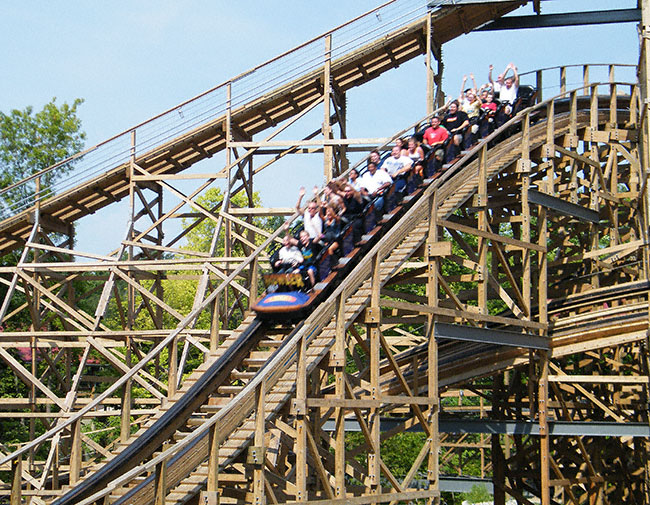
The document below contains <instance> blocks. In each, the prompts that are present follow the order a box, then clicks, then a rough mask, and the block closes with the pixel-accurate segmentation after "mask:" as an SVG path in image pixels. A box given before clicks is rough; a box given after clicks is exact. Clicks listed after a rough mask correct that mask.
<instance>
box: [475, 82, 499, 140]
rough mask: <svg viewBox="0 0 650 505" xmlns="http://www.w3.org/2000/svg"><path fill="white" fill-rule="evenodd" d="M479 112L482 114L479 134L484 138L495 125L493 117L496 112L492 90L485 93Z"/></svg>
mask: <svg viewBox="0 0 650 505" xmlns="http://www.w3.org/2000/svg"><path fill="white" fill-rule="evenodd" d="M481 112H482V116H481V121H480V124H479V134H480V135H481V138H485V137H487V136H488V135H489V134H490V133H492V132H493V131H494V126H495V123H494V118H495V114H496V112H497V104H496V102H495V101H494V94H493V93H492V92H489V93H488V94H487V95H486V97H485V101H484V102H483V104H482V105H481Z"/></svg>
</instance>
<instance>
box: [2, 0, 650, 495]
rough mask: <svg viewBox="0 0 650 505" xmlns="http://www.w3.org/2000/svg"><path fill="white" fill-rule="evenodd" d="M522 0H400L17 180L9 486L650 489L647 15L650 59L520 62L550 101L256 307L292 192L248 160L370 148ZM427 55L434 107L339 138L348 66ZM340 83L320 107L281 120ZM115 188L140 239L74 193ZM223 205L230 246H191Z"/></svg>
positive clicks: (5, 401) (335, 169)
mask: <svg viewBox="0 0 650 505" xmlns="http://www.w3.org/2000/svg"><path fill="white" fill-rule="evenodd" d="M526 3H527V2H526V1H523V0H521V1H491V2H487V1H486V2H477V3H472V2H464V1H462V0H461V1H450V2H447V1H440V2H431V3H429V4H425V3H422V2H417V1H414V0H395V1H390V2H387V3H385V4H383V5H382V6H380V7H378V8H377V9H374V10H373V11H371V12H369V13H367V14H366V15H364V16H360V17H358V18H356V19H354V20H352V21H350V22H349V23H346V24H345V25H342V26H341V27H339V28H337V29H335V30H332V31H331V32H328V33H326V34H324V35H323V36H321V37H317V38H315V39H313V40H312V41H309V42H307V43H305V44H303V45H302V46H300V47H299V48H297V49H296V50H294V51H290V52H288V53H285V54H284V55H281V56H280V57H278V58H276V59H274V60H271V61H270V62H268V63H266V64H264V65H261V66H259V67H257V68H255V69H253V70H251V71H250V72H247V73H245V74H242V75H241V76H238V77H236V78H234V79H232V80H230V81H228V82H226V83H224V84H223V85H221V86H218V87H216V88H214V89H213V90H210V91H208V92H206V93H204V94H202V95H200V96H198V97H196V98H194V99H192V100H189V101H188V102H185V103H184V104H181V105H179V106H178V107H176V108H174V109H172V110H170V111H167V112H165V113H163V114H161V115H159V116H157V117H156V118H153V119H152V120H150V121H147V122H145V123H142V124H140V125H138V126H137V127H135V128H133V129H132V130H129V131H127V132H124V133H123V134H121V135H118V136H116V137H114V138H112V139H110V140H108V141H106V142H104V143H102V144H100V145H98V146H95V147H93V148H91V149H88V150H86V151H84V152H83V153H79V154H78V155H77V156H74V157H73V158H71V159H69V160H65V161H63V162H61V163H60V164H58V165H56V166H54V167H51V168H50V169H48V170H46V171H43V172H41V173H38V174H35V175H34V176H32V177H30V178H29V179H26V180H24V181H20V182H17V183H16V184H14V185H12V186H10V187H7V188H4V189H2V190H0V198H2V199H3V202H4V210H3V212H4V214H3V219H2V221H0V250H2V251H3V253H5V254H6V253H9V252H15V253H16V255H19V256H20V257H19V259H18V261H17V264H16V265H15V266H4V267H0V280H1V282H2V285H3V292H2V298H1V299H2V305H1V308H0V319H1V320H2V321H1V322H2V325H3V328H4V331H3V332H2V334H1V335H2V339H1V340H0V358H1V359H2V362H3V365H4V367H5V368H6V370H7V371H11V372H12V373H13V374H14V375H15V384H16V386H15V388H14V389H13V391H12V394H11V395H10V394H6V397H3V398H2V405H3V409H2V411H0V417H2V418H3V419H2V420H3V421H6V422H7V424H6V425H5V426H8V427H13V429H16V430H18V428H20V429H22V432H24V433H27V435H28V437H27V438H28V439H27V440H20V441H18V442H16V441H15V440H14V439H13V438H11V437H12V436H13V435H12V434H9V433H8V435H7V438H6V439H4V440H2V445H1V446H0V458H1V460H0V466H1V467H2V470H3V472H4V473H3V474H2V480H1V481H0V501H2V502H6V503H10V504H11V505H18V504H22V503H34V504H39V505H40V504H52V505H71V504H78V505H86V504H95V503H101V504H125V505H126V504H143V505H144V504H155V505H163V504H169V505H171V504H184V503H201V504H206V505H207V504H218V503H221V504H228V503H233V504H235V503H260V504H261V503H302V502H305V503H323V504H327V505H334V504H339V503H340V504H344V503H353V504H364V503H395V504H397V503H425V502H426V503H440V502H441V500H443V501H444V500H447V499H451V498H450V496H451V495H448V494H445V493H457V492H462V491H468V490H469V489H471V487H472V486H474V485H480V486H484V487H486V488H487V489H488V490H489V491H490V493H491V494H493V496H494V503H496V504H503V503H505V502H506V500H507V499H510V498H512V499H514V500H516V501H517V503H519V504H530V503H542V504H544V505H550V504H551V503H575V504H583V503H584V504H587V503H588V504H599V503H603V504H604V503H617V504H618V503H638V504H641V503H649V502H650V485H649V484H648V482H649V481H650V474H649V472H650V464H649V451H650V447H649V446H648V442H649V441H650V425H649V418H648V387H649V385H650V384H649V381H650V370H649V361H648V345H649V342H648V335H649V333H648V330H649V328H648V317H649V312H648V303H649V298H648V297H649V294H650V283H649V275H650V261H649V260H650V257H649V255H648V240H649V238H648V212H649V211H650V206H649V200H648V190H647V180H648V167H649V166H650V163H649V162H648V138H649V137H648V127H649V126H650V125H649V124H648V122H649V121H650V117H649V115H648V113H647V110H648V103H647V99H646V97H647V90H648V81H647V79H648V71H647V61H646V60H647V58H648V55H650V52H648V49H647V48H646V45H647V39H646V38H645V37H642V38H641V50H640V59H639V65H638V66H630V65H618V64H606V65H579V66H564V67H556V68H552V69H540V70H536V71H533V72H529V73H526V74H522V77H521V78H522V81H524V80H526V79H527V80H528V83H529V84H531V85H532V86H534V87H535V88H536V89H537V91H538V95H537V103H535V104H533V105H532V106H530V107H528V108H525V109H523V110H520V111H519V112H517V114H516V115H515V116H514V117H512V118H511V119H510V120H509V121H507V122H506V123H505V124H503V125H502V126H500V127H499V128H498V129H497V130H496V131H494V132H493V133H491V134H490V135H489V136H487V137H485V138H483V139H481V140H480V141H478V142H477V143H476V144H475V145H474V146H472V147H471V148H469V149H468V150H466V151H463V152H462V153H461V155H460V156H459V157H458V158H457V159H455V160H454V161H453V162H452V163H449V164H447V165H445V166H444V169H443V170H442V171H440V172H439V173H438V174H437V175H436V177H435V178H432V179H428V180H426V181H424V183H423V184H422V186H421V187H420V188H419V189H418V190H417V191H416V192H415V193H413V195H412V196H411V197H408V198H407V199H406V200H405V203H404V204H403V205H402V206H400V207H399V208H398V209H396V210H395V211H394V212H390V213H387V214H386V215H384V216H382V217H381V218H380V219H378V224H377V226H378V229H379V230H380V233H379V234H378V235H377V239H376V240H375V241H369V242H368V247H367V248H366V249H365V250H363V254H362V255H361V257H356V258H355V260H354V262H353V263H349V264H346V263H345V262H342V263H341V270H342V271H343V272H344V273H345V275H341V276H340V278H337V281H336V284H335V285H334V284H333V285H331V286H330V288H329V290H328V291H327V293H326V294H327V296H323V299H319V300H318V302H319V303H317V304H316V305H315V306H313V307H312V308H311V309H310V312H309V314H307V315H306V317H304V318H302V319H301V320H299V321H294V320H284V319H282V318H277V319H274V318H270V319H269V318H266V319H264V320H261V319H259V318H258V317H257V316H256V314H255V313H254V312H252V311H251V310H250V307H251V306H252V304H253V302H254V301H255V300H256V299H257V298H258V297H259V295H260V294H261V285H260V284H261V283H260V278H261V274H262V273H263V272H265V271H268V270H269V269H270V265H269V250H270V246H272V245H273V244H275V243H277V242H278V241H279V240H278V237H279V236H280V234H281V232H282V229H280V228H278V229H277V230H270V229H269V228H268V227H265V225H264V223H263V222H262V220H261V219H262V218H264V217H269V216H282V217H287V221H289V222H293V221H295V220H296V219H298V218H299V216H298V215H297V213H295V212H294V211H293V210H292V209H289V208H281V209H278V208H275V209H268V208H259V207H255V206H254V201H253V200H254V192H253V181H254V179H255V175H256V174H257V173H259V172H260V171H261V170H271V168H268V167H271V166H272V165H273V163H274V162H275V161H277V160H280V159H282V158H284V157H285V156H288V155H293V154H296V153H300V152H307V151H314V150H316V151H318V152H322V153H323V158H324V171H325V175H326V177H327V178H331V177H335V176H338V175H341V174H346V173H347V172H349V170H351V169H352V168H357V167H362V166H364V164H365V162H366V158H364V157H362V158H361V159H360V160H359V161H358V162H357V163H356V165H353V166H352V167H351V166H350V163H349V162H348V155H349V154H351V153H353V152H356V151H355V150H357V151H362V152H369V151H370V149H371V148H375V147H377V148H379V149H384V148H385V147H386V146H388V145H391V144H392V143H393V142H394V141H395V139H396V138H399V137H402V136H403V135H404V134H405V133H407V132H412V131H418V130H419V129H420V128H421V125H422V124H426V123H427V122H428V120H429V118H430V117H431V116H432V115H434V114H436V113H438V112H440V110H441V109H439V108H436V107H435V105H433V104H434V102H435V103H440V102H439V100H438V98H440V95H441V91H440V90H439V89H435V87H434V83H436V82H437V83H440V77H441V76H440V72H441V71H442V65H439V67H438V74H437V75H436V74H435V72H434V68H433V59H434V57H435V58H436V59H438V61H439V63H440V59H441V53H440V48H441V46H442V44H443V43H445V42H448V41H449V40H451V39H453V38H455V37H458V36H460V35H461V34H462V33H465V32H469V31H471V30H473V29H475V28H478V27H481V26H484V25H485V24H486V23H488V22H490V21H492V20H496V19H499V18H501V17H502V16H504V15H505V14H508V13H510V12H512V11H514V10H516V9H517V8H518V7H520V6H521V5H524V4H526ZM533 3H534V4H535V8H536V9H539V2H533ZM640 8H641V11H642V12H645V11H647V9H648V5H646V2H643V3H642V4H640ZM397 14H399V15H397ZM644 15H645V14H644ZM646 21H647V20H646ZM642 25H643V26H645V25H646V22H645V21H642ZM644 33H645V32H644ZM360 34H363V35H360ZM422 55H424V57H425V58H426V64H427V70H428V77H427V81H428V83H429V87H428V90H427V94H428V102H429V103H431V104H432V105H431V108H430V110H428V111H427V112H426V114H425V115H424V116H423V117H420V118H416V120H414V122H413V123H412V124H411V125H408V126H406V127H405V128H403V129H402V130H400V131H398V132H396V133H395V134H393V135H391V136H389V137H386V138H381V139H347V138H345V131H346V130H345V112H346V98H345V93H346V91H348V90H349V89H352V88H353V87H356V86H361V85H363V84H364V83H366V82H368V81H370V80H372V79H375V78H377V77H379V76H380V75H382V74H383V73H384V72H387V71H388V70H390V69H391V68H394V67H396V66H398V65H400V64H401V63H404V62H406V61H408V60H410V59H413V58H416V57H421V56H422ZM305 61H307V62H308V63H305ZM558 74H559V86H557V87H555V88H553V89H555V90H557V91H556V92H555V94H554V95H551V96H546V91H545V90H547V89H548V88H547V87H545V86H544V85H547V84H548V83H550V82H551V80H552V79H553V82H554V79H555V78H557V76H558ZM575 75H578V78H579V82H581V85H580V86H578V87H575V88H570V87H569V86H567V82H572V81H573V80H574V79H572V77H573V76H575ZM620 75H625V76H632V77H631V78H629V79H623V78H620V77H618V76H620ZM596 76H598V77H596ZM260 82H264V85H260V84H259V83H260ZM436 97H438V98H436ZM318 106H322V108H323V118H324V121H323V124H322V125H321V126H320V127H319V128H318V129H317V130H316V131H315V132H308V133H307V134H306V135H305V137H304V138H303V139H302V140H289V141H286V140H277V139H276V137H277V136H278V135H279V134H280V133H281V132H283V131H284V130H285V129H286V128H288V126H291V125H293V126H295V125H297V124H298V122H299V121H300V120H301V119H302V118H304V117H305V116H307V115H308V113H309V112H311V111H313V110H315V109H316V107H318ZM337 125H338V127H339V128H340V133H341V136H340V137H341V138H334V127H335V126H337ZM271 129H272V133H270V134H269V135H268V136H267V137H266V138H265V139H264V140H261V141H254V140H252V137H253V135H256V134H259V133H261V132H263V131H266V130H271ZM274 139H275V140H274ZM241 149H245V150H246V151H245V153H244V154H240V151H238V150H241ZM221 151H223V152H224V153H225V157H226V164H225V166H224V167H223V168H222V169H220V170H218V171H211V172H210V173H209V174H202V175H201V174H199V175H197V174H193V173H190V174H187V175H186V172H185V170H186V169H188V168H189V167H191V166H192V165H194V164H195V163H197V162H198V161H201V160H205V159H208V158H212V156H214V155H215V154H217V153H219V152H221ZM260 158H262V159H264V160H266V161H264V162H263V163H262V164H261V165H254V164H253V160H254V159H256V160H259V159H260ZM57 173H61V174H66V175H65V176H60V177H59V178H58V179H57V178H56V177H49V178H48V174H49V175H50V176H51V175H53V174H54V175H55V174H57ZM45 180H49V181H52V180H53V181H54V182H52V183H51V184H50V185H49V186H45V184H44V183H43V181H45ZM187 180H194V181H195V182H196V183H197V184H196V187H195V188H194V189H193V190H192V191H191V192H190V193H187V190H186V189H185V186H182V189H181V186H180V185H179V184H178V183H179V182H181V181H185V182H186V181H187ZM219 181H225V188H226V189H225V191H224V192H223V199H222V200H221V201H219V202H217V203H214V204H213V206H209V205H206V201H205V200H202V199H201V197H202V195H203V194H204V193H205V191H206V190H207V189H208V188H210V187H214V185H215V184H217V183H218V182H219ZM238 194H241V195H244V197H245V198H244V200H245V201H246V202H247V204H246V205H244V206H242V205H241V204H238V203H236V202H237V201H238V200H237V199H236V198H235V195H238ZM163 195H167V197H168V198H169V197H170V196H171V199H172V200H173V201H174V203H171V204H170V203H168V202H167V201H165V202H163ZM123 198H128V199H129V204H130V212H131V220H130V222H129V226H128V229H127V230H125V239H124V240H123V241H122V242H121V244H119V247H118V248H117V249H116V250H115V251H113V252H112V253H110V254H108V255H106V256H101V255H98V254H91V253H87V252H83V251H78V250H76V249H75V248H74V231H73V230H74V223H75V221H77V220H78V219H80V218H82V217H84V216H86V215H88V214H91V213H94V212H96V211H98V210H100V209H102V208H103V207H105V206H107V205H110V204H111V203H113V202H116V201H119V200H121V199H123ZM163 203H164V204H163ZM177 218H184V219H186V220H188V221H186V222H189V223H190V224H189V225H188V226H186V227H185V228H184V229H183V231H182V232H180V233H175V234H172V235H168V234H167V233H165V232H166V231H167V229H166V228H164V227H165V226H166V225H168V224H169V223H170V222H171V221H172V220H174V219H177ZM202 223H203V224H205V223H210V224H211V226H212V227H211V228H210V238H211V241H210V245H209V248H208V250H207V251H206V250H205V249H203V250H199V249H196V250H192V249H190V248H188V247H182V244H183V239H184V238H186V237H187V236H188V234H190V233H191V232H192V230H195V229H197V228H198V227H199V226H200V225H201V224H202ZM78 258H81V259H83V261H76V260H77V259H78ZM343 267H344V268H343ZM178 286H182V287H183V290H184V291H185V292H188V291H190V292H191V299H190V300H189V301H186V302H185V303H184V304H179V303H176V302H174V301H172V298H170V297H169V294H170V293H175V292H177V291H175V289H177V287H178ZM188 286H189V287H188ZM25 320H28V321H29V324H25V323H22V324H21V323H20V322H21V321H25ZM10 421H14V423H15V424H13V425H12V424H10ZM16 425H18V428H17V427H16ZM390 444H397V446H393V447H406V446H408V447H409V450H408V451H407V450H403V451H395V450H394V449H393V450H392V451H391V450H390ZM400 444H402V445H400ZM404 444H406V445H404ZM408 444H410V445H408ZM395 452H404V453H405V462H396V461H393V460H391V455H392V454H394V453H395Z"/></svg>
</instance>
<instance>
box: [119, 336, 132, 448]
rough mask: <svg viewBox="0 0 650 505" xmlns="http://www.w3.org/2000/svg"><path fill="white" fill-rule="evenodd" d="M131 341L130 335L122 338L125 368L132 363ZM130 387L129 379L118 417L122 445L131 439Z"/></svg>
mask: <svg viewBox="0 0 650 505" xmlns="http://www.w3.org/2000/svg"><path fill="white" fill-rule="evenodd" d="M131 340H132V337H131V336H130V335H127V336H126V337H125V338H124V341H125V344H126V351H125V353H124V358H125V360H126V366H128V367H131V366H133V363H132V362H131V360H132V356H131V353H132V350H131V346H132V342H131ZM131 386H132V381H131V379H129V380H127V381H126V382H125V383H124V388H123V389H122V400H121V406H122V414H121V415H120V441H121V442H122V443H126V442H127V440H129V438H130V437H131V404H132V398H131Z"/></svg>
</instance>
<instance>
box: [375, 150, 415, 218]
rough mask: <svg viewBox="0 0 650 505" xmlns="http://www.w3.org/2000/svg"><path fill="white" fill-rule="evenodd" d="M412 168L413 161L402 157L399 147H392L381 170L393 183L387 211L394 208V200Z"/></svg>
mask: <svg viewBox="0 0 650 505" xmlns="http://www.w3.org/2000/svg"><path fill="white" fill-rule="evenodd" d="M412 166H413V160H412V159H411V158H409V157H408V156H404V155H403V154H402V150H401V148H400V147H399V146H395V147H393V150H392V151H391V155H390V156H389V157H388V158H386V159H385V160H384V163H383V164H382V168H383V169H384V170H386V173H388V175H390V176H391V179H392V180H393V182H394V183H395V184H394V186H393V189H392V191H391V194H390V195H391V196H390V198H389V205H388V207H389V208H388V210H390V209H391V208H393V207H394V203H395V200H396V198H398V195H401V193H402V192H403V191H404V188H406V182H407V180H408V177H409V174H410V173H411V167H412Z"/></svg>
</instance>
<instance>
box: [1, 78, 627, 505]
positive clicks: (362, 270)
mask: <svg viewBox="0 0 650 505" xmlns="http://www.w3.org/2000/svg"><path fill="white" fill-rule="evenodd" d="M613 84H616V85H623V86H627V85H629V86H636V83H629V82H598V83H591V84H589V85H588V86H583V87H580V88H576V89H572V90H570V91H565V92H563V93H560V94H558V95H556V96H554V97H553V98H550V99H548V100H546V101H545V102H542V103H539V104H536V105H533V106H531V107H529V108H527V109H524V110H522V111H520V112H519V113H518V114H517V115H515V116H514V117H513V118H511V119H510V120H509V121H507V122H506V123H505V124H503V125H502V126H501V127H500V128H498V129H497V130H495V131H494V132H493V133H492V134H490V135H489V136H487V137H485V138H484V139H482V140H481V141H480V142H479V143H478V144H477V145H476V146H475V147H474V148H472V149H471V150H469V151H468V152H467V153H466V154H465V155H464V156H463V157H462V158H461V159H460V160H459V161H458V162H457V163H456V164H455V166H454V167H453V170H448V171H447V172H445V173H444V174H443V176H442V177H440V178H439V179H438V180H437V181H436V182H435V183H434V184H432V185H430V186H429V187H428V188H427V189H426V191H425V193H424V194H423V195H422V197H421V198H420V199H419V200H418V201H417V202H416V203H415V205H414V206H413V207H412V208H411V209H409V211H408V212H407V214H406V215H405V216H404V217H403V218H402V220H406V219H407V218H408V217H409V216H413V215H417V214H418V213H420V214H422V215H425V214H423V213H422V211H423V209H425V208H426V207H425V205H426V204H427V197H430V195H431V193H433V191H434V190H435V189H437V188H438V187H440V186H441V185H442V184H443V183H444V182H445V181H447V180H448V179H449V178H451V177H452V176H454V175H456V174H457V173H458V172H459V171H460V170H461V169H462V168H463V167H464V166H465V165H466V164H467V163H468V162H469V161H470V160H472V159H473V158H474V155H475V154H476V153H477V152H478V151H479V150H480V149H482V148H483V147H484V146H485V145H488V143H489V142H490V141H492V140H494V139H495V138H497V137H498V136H499V135H500V134H502V133H503V132H505V131H507V130H508V129H509V128H510V127H511V126H513V125H515V124H517V123H519V122H521V121H522V120H523V119H524V118H526V117H527V116H528V115H529V114H530V113H531V112H535V111H537V110H539V109H541V108H542V107H546V106H547V105H548V103H550V102H552V101H555V100H558V99H563V98H565V97H566V96H568V95H571V94H572V93H575V92H577V91H580V90H583V89H586V88H590V89H592V90H595V89H597V88H598V86H602V85H607V86H610V85H613ZM399 228H400V227H399V225H396V226H394V227H393V228H391V230H389V231H388V233H387V234H386V235H385V237H384V238H385V240H382V241H380V242H379V243H378V244H376V245H375V246H374V247H373V248H372V249H371V251H369V252H368V254H366V255H365V256H364V257H363V258H362V259H361V260H360V262H359V264H358V265H357V267H356V268H355V269H354V271H353V272H352V273H351V274H350V275H348V277H346V279H344V281H343V282H342V283H341V284H340V285H339V286H337V287H336V288H335V290H334V292H333V293H332V294H331V295H330V296H329V297H328V299H327V300H326V301H324V302H323V303H322V304H321V305H319V306H318V307H317V308H316V310H315V311H314V312H313V313H312V314H311V315H310V316H309V317H308V318H307V319H306V320H305V323H304V324H303V325H302V327H301V328H299V330H298V331H297V332H296V333H295V334H294V335H293V337H292V338H291V339H290V340H289V341H288V342H287V343H286V344H285V345H282V346H281V347H280V348H279V349H278V350H277V351H276V353H275V354H274V355H273V356H272V357H271V358H270V361H269V362H268V363H267V366H265V367H264V368H263V369H262V370H261V372H260V373H258V374H256V375H255V376H254V377H253V378H252V379H251V381H250V382H249V383H248V384H247V385H246V386H245V387H244V388H243V389H242V391H240V392H239V393H238V394H237V395H236V396H235V397H233V398H232V399H231V400H230V401H229V402H228V403H227V404H226V405H225V406H223V408H221V409H220V410H219V411H218V412H216V413H215V414H214V415H212V416H211V417H210V418H208V419H207V420H206V421H205V422H204V423H203V424H201V426H199V427H198V428H197V429H196V430H194V431H193V432H192V433H191V434H189V435H188V436H187V437H184V438H183V439H182V440H180V441H179V442H178V443H176V444H174V445H173V446H172V447H170V448H168V449H166V450H163V451H162V452H161V453H160V454H159V455H157V456H156V457H154V458H152V459H151V460H149V461H147V462H146V463H144V464H142V465H140V466H138V467H135V468H133V469H132V470H130V471H128V472H126V473H125V474H124V475H122V476H120V477H119V478H118V479H115V480H114V481H112V482H111V483H110V484H108V485H107V486H106V488H105V489H103V490H102V491H99V492H97V493H95V494H94V495H92V496H90V497H88V498H86V499H85V500H82V501H81V502H79V504H78V505H90V504H91V503H94V502H95V501H97V500H98V499H100V498H102V497H103V496H105V495H107V494H109V493H110V492H112V491H113V490H114V489H115V488H116V487H118V486H121V485H123V484H125V483H127V482H128V481H130V480H131V479H133V478H135V477H137V476H138V475H140V474H142V473H144V472H151V471H155V469H156V466H157V465H158V464H160V463H162V462H164V461H166V460H168V459H169V458H170V457H172V456H174V455H175V454H177V453H178V452H180V451H181V450H183V449H185V448H186V447H188V446H189V445H190V444H193V443H195V442H196V441H198V440H199V439H200V438H202V437H204V436H206V435H207V433H208V430H210V429H211V428H212V426H214V425H215V424H216V423H218V422H219V421H220V420H221V419H222V418H223V417H224V416H226V415H227V414H228V413H229V412H230V411H231V410H232V409H234V408H235V407H236V406H237V405H240V404H243V403H244V402H245V399H246V398H247V397H248V396H250V395H251V394H254V392H255V390H256V388H257V387H258V386H259V385H260V383H261V382H262V381H264V380H266V379H268V377H267V376H269V375H272V374H275V373H277V372H278V371H280V370H281V369H284V368H286V367H287V366H288V364H289V363H291V362H292V361H293V359H295V356H296V353H297V346H298V344H299V342H300V341H301V339H303V338H305V339H307V338H309V339H311V338H312V337H313V336H315V335H317V334H318V332H319V330H320V329H321V328H322V327H324V325H325V324H326V323H327V321H328V320H329V319H328V317H331V315H332V314H333V313H335V309H336V300H337V298H338V297H339V296H342V295H343V294H350V293H352V292H354V291H355V290H356V289H357V287H358V286H359V285H360V284H361V283H362V282H364V281H365V280H366V278H367V277H368V276H369V275H370V272H371V268H372V261H373V258H374V257H375V256H376V255H378V254H380V253H381V252H382V251H385V250H386V249H387V244H386V239H389V238H392V239H393V240H395V238H394V237H392V236H393V235H394V234H396V233H397V232H398V231H400V230H399ZM308 331H309V333H307V332H308ZM278 367H279V369H278ZM219 436H220V437H222V436H223V433H220V434H219ZM9 459H11V458H9ZM9 459H7V458H5V459H3V460H0V464H2V463H3V462H7V461H9Z"/></svg>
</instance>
